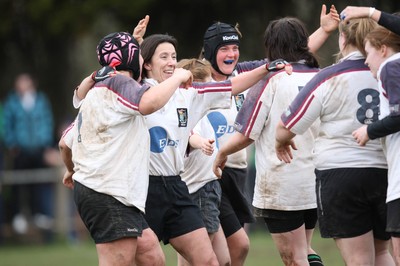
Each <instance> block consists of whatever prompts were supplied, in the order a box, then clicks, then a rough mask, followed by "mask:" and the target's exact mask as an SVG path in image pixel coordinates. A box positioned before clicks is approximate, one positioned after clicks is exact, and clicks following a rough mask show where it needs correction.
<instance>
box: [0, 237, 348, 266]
mask: <svg viewBox="0 0 400 266" xmlns="http://www.w3.org/2000/svg"><path fill="white" fill-rule="evenodd" d="M250 241H251V248H250V253H249V256H248V258H247V261H246V265H248V266H258V265H260V266H261V265H263V266H265V265H267V266H268V265H274V266H275V265H282V262H281V260H280V257H279V254H278V252H277V251H276V249H275V246H274V244H273V242H272V239H271V237H270V236H269V234H268V233H267V232H263V231H262V230H257V231H256V232H252V233H250ZM313 247H314V249H315V250H317V251H318V253H319V254H320V255H321V256H322V259H323V261H324V265H325V266H339V265H343V261H342V259H341V257H340V255H339V252H338V250H337V248H336V246H335V244H334V242H333V240H331V239H322V238H320V236H319V232H316V233H315V234H314V239H313ZM164 251H165V256H166V260H167V266H175V265H176V254H175V251H174V250H173V249H172V247H171V246H170V245H167V246H164ZM28 265H29V266H71V265H74V266H81V265H82V266H89V265H97V255H96V249H95V245H94V244H93V243H92V242H86V241H85V242H83V243H80V244H75V245H71V244H67V243H64V242H62V241H61V242H57V244H52V245H26V244H25V245H4V246H0V266H28Z"/></svg>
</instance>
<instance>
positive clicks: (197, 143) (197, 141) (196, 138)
mask: <svg viewBox="0 0 400 266" xmlns="http://www.w3.org/2000/svg"><path fill="white" fill-rule="evenodd" d="M203 141H204V138H203V137H201V136H200V135H198V134H193V135H191V136H190V138H189V144H190V147H191V148H193V149H200V148H201V144H202V143H203Z"/></svg>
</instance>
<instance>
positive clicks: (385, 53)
mask: <svg viewBox="0 0 400 266" xmlns="http://www.w3.org/2000/svg"><path fill="white" fill-rule="evenodd" d="M380 52H381V55H382V56H383V57H388V53H389V50H388V47H387V46H386V45H385V44H382V46H381V48H380Z"/></svg>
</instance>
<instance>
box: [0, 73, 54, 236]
mask: <svg viewBox="0 0 400 266" xmlns="http://www.w3.org/2000/svg"><path fill="white" fill-rule="evenodd" d="M3 117H4V145H5V148H6V150H7V152H8V156H9V159H10V162H11V165H12V169H13V170H22V169H37V168H45V167H46V166H47V165H46V163H45V160H44V154H45V152H46V150H47V149H49V148H51V147H52V146H53V145H54V135H53V133H54V132H53V130H54V129H53V127H54V125H53V124H54V122H53V114H52V110H51V106H50V102H49V100H48V98H47V96H46V95H45V94H44V93H43V92H41V91H38V90H37V89H36V84H35V81H34V79H33V78H32V76H31V75H30V74H27V73H22V74H20V75H18V76H17V78H16V80H15V87H14V90H13V91H12V92H10V94H9V95H8V97H7V98H6V100H5V102H4V107H3ZM33 181H34V180H33ZM12 192H13V193H12V194H11V195H12V196H13V197H14V199H12V200H11V202H10V203H11V206H7V207H10V209H11V215H12V216H13V217H14V218H19V219H28V218H29V217H30V216H31V215H32V218H33V222H34V223H35V224H36V225H37V226H38V227H39V228H41V229H49V228H48V227H49V226H50V223H49V222H50V221H51V217H52V214H53V206H52V202H53V201H54V200H53V199H52V196H53V195H52V194H53V189H52V184H48V183H37V184H35V183H33V184H27V185H15V186H14V187H13V188H12ZM21 193H23V194H21ZM21 195H23V196H24V197H25V198H26V197H28V200H29V203H30V204H29V206H28V207H29V209H30V212H28V213H20V207H21V202H19V200H20V199H21ZM14 229H16V231H17V232H19V233H24V231H25V230H19V229H21V228H14ZM22 229H26V228H23V227H22Z"/></svg>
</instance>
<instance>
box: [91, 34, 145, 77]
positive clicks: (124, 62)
mask: <svg viewBox="0 0 400 266" xmlns="http://www.w3.org/2000/svg"><path fill="white" fill-rule="evenodd" d="M139 55H140V49H139V44H138V42H137V41H136V40H135V38H133V36H132V35H131V34H130V33H127V32H114V33H110V34H108V35H107V36H105V37H104V38H103V39H102V40H101V41H100V42H99V44H98V45H97V57H98V60H99V63H100V65H102V66H108V65H116V69H117V70H131V71H132V73H133V78H134V79H135V80H137V79H138V78H139V75H140V65H139Z"/></svg>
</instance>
